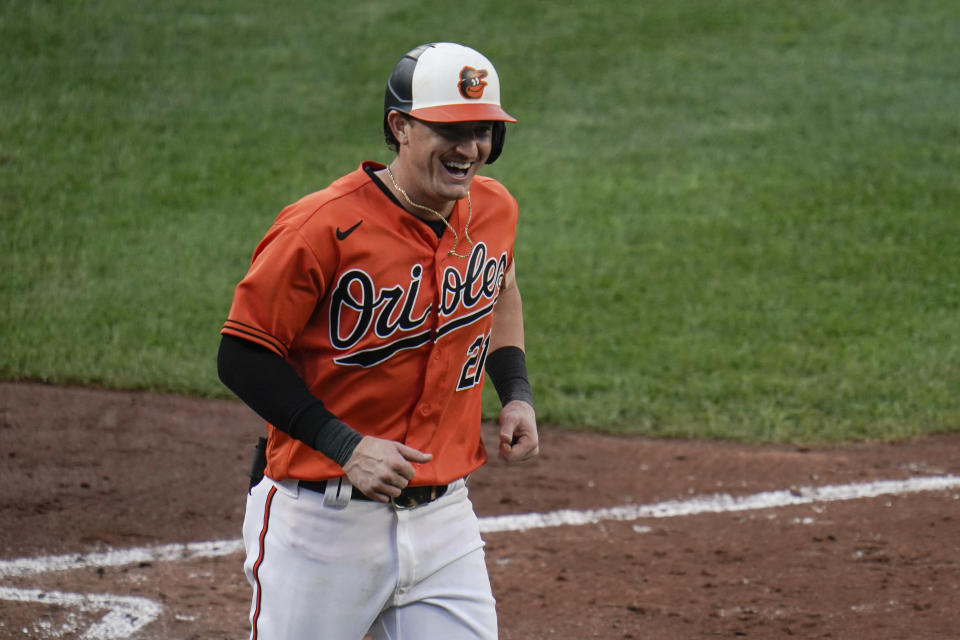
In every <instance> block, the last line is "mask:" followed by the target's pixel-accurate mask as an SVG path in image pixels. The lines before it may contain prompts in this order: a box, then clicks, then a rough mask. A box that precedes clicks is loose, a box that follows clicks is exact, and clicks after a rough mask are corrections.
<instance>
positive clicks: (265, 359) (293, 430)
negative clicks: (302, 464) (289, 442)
mask: <svg viewBox="0 0 960 640" xmlns="http://www.w3.org/2000/svg"><path fill="white" fill-rule="evenodd" d="M217 371H218V373H219V375H220V381H221V382H223V384H224V385H225V386H226V387H227V388H228V389H230V390H231V391H232V392H233V393H235V394H236V395H237V397H238V398H240V399H241V400H243V401H244V402H245V403H246V404H247V406H249V407H250V408H251V409H253V410H254V411H255V412H256V413H257V414H258V415H259V416H260V417H261V418H263V419H264V420H266V421H267V422H269V423H270V424H272V425H273V426H275V427H277V428H278V429H280V430H281V431H284V432H286V433H288V434H290V436H291V437H293V438H296V439H297V440H299V441H301V442H303V443H305V444H307V445H309V446H310V447H313V448H314V449H317V450H318V451H320V452H321V453H323V454H324V455H325V456H327V457H328V458H330V459H332V460H334V461H335V462H336V463H337V464H339V465H340V466H343V465H344V464H346V462H347V460H349V459H350V456H351V454H353V450H354V448H356V446H357V444H358V443H359V442H360V440H361V439H362V438H363V436H362V435H360V434H359V433H357V432H356V431H354V430H353V429H351V428H350V427H349V426H347V425H346V424H344V423H343V422H341V421H340V420H338V419H337V418H336V416H334V415H333V414H332V413H330V412H329V411H328V410H327V408H326V407H324V406H323V402H321V401H320V400H319V399H318V398H317V397H316V396H314V395H313V394H312V393H311V392H310V390H309V389H308V388H307V385H306V383H304V381H303V379H302V378H301V377H300V376H299V375H298V374H297V372H296V370H295V369H294V368H293V367H292V366H291V365H290V363H289V362H287V361H286V360H284V359H283V358H281V357H280V356H279V355H277V354H276V353H274V352H272V351H270V350H269V349H266V348H265V347H261V346H260V345H257V344H254V343H253V342H250V341H249V340H244V339H242V338H236V337H234V336H228V335H225V336H223V337H222V338H221V340H220V351H219V353H218V354H217Z"/></svg>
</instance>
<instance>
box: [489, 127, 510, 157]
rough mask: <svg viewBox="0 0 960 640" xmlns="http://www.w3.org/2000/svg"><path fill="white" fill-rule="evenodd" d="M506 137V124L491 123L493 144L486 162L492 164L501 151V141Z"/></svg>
mask: <svg viewBox="0 0 960 640" xmlns="http://www.w3.org/2000/svg"><path fill="white" fill-rule="evenodd" d="M506 138H507V125H506V123H503V122H499V121H497V122H494V123H493V144H492V145H491V148H490V155H489V156H488V157H487V164H493V163H494V161H496V159H497V158H499V157H500V154H501V153H502V152H503V143H504V141H505V140H506Z"/></svg>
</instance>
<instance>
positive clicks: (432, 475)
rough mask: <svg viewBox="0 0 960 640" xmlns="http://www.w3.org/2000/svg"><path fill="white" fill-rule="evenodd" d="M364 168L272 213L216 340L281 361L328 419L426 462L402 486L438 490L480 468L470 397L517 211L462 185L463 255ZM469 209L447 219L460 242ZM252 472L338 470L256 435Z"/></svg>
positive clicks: (298, 448)
mask: <svg viewBox="0 0 960 640" xmlns="http://www.w3.org/2000/svg"><path fill="white" fill-rule="evenodd" d="M366 168H370V169H372V170H379V169H382V168H383V165H380V164H378V163H373V162H365V163H363V164H361V165H360V167H359V168H358V169H357V170H356V171H353V172H352V173H350V174H347V175H346V176H344V177H343V178H340V179H339V180H337V181H335V182H334V183H333V184H331V185H330V186H329V187H328V188H326V189H324V190H322V191H318V192H316V193H313V194H310V195H308V196H305V197H304V198H302V199H301V200H299V201H298V202H296V203H294V204H292V205H290V206H288V207H286V208H285V209H284V210H283V211H281V212H280V214H279V216H278V217H277V219H276V221H275V222H274V224H273V226H272V227H271V228H270V229H269V231H268V232H267V234H266V236H265V237H264V238H263V240H262V241H261V242H260V244H259V245H258V246H257V248H256V251H255V252H254V255H253V260H252V262H251V265H250V269H249V271H248V272H247V274H246V276H245V277H244V278H243V280H242V281H241V282H240V283H239V284H238V285H237V288H236V291H235V293H234V298H233V304H232V305H231V308H230V313H229V316H228V319H227V321H226V322H225V324H224V326H223V329H222V331H221V333H223V334H229V335H232V336H237V337H240V338H245V339H247V340H250V341H253V342H255V343H258V344H260V345H262V346H264V347H267V348H268V349H271V350H272V351H274V352H275V353H277V354H279V355H280V356H282V357H284V358H286V359H287V361H288V362H290V363H291V364H292V365H293V367H294V368H295V369H296V370H297V372H298V373H299V374H300V376H301V377H302V378H303V379H304V381H305V382H306V383H307V386H308V387H309V388H310V390H311V391H312V392H313V393H314V395H316V396H317V397H318V398H320V399H321V400H322V401H323V403H324V405H325V406H326V407H327V408H328V409H329V410H330V411H331V412H332V413H333V414H334V415H336V416H337V417H338V418H339V419H340V420H342V421H344V422H346V423H347V424H348V425H350V426H351V427H353V428H354V429H356V430H357V431H359V432H360V433H362V434H364V435H373V436H377V437H380V438H386V439H389V440H394V441H397V442H402V443H404V444H407V445H409V446H411V447H413V448H415V449H419V450H421V451H424V452H427V453H432V454H433V456H434V457H433V460H432V461H431V462H429V463H427V464H424V465H421V466H420V467H419V468H418V469H417V472H416V476H415V477H414V478H413V480H412V481H411V482H410V485H411V486H419V485H431V484H445V483H449V482H452V481H453V480H456V479H458V478H462V477H464V476H466V475H467V474H469V473H470V472H472V471H474V470H475V469H477V468H478V467H479V466H481V465H482V464H483V463H484V462H485V461H486V451H485V449H484V446H483V443H482V440H481V433H480V408H481V404H480V392H481V388H482V386H483V385H482V382H483V377H484V374H483V365H484V361H485V359H486V356H487V348H488V345H489V342H490V328H491V323H492V314H493V308H494V304H495V303H496V300H497V296H498V295H499V292H500V287H501V286H502V284H503V281H504V274H505V273H506V272H507V269H508V267H509V266H510V264H511V262H512V260H513V242H514V236H515V232H516V224H517V203H516V201H515V200H514V199H513V197H512V196H511V195H510V194H509V192H508V191H507V190H506V189H505V188H504V187H503V186H502V185H501V184H500V183H499V182H497V181H495V180H493V179H491V178H486V177H482V176H477V177H475V178H474V180H473V183H472V185H471V190H470V197H471V200H472V208H473V215H472V219H471V221H470V226H469V234H470V237H471V239H472V240H473V241H474V245H473V249H472V251H471V252H470V256H469V258H458V257H455V256H448V255H447V253H448V252H449V251H450V249H452V248H453V243H454V241H453V234H451V233H449V232H447V233H445V234H443V236H442V237H441V238H437V235H436V233H435V232H434V231H433V230H432V229H431V228H430V227H429V226H428V225H427V224H425V223H424V222H423V221H422V220H420V219H418V218H416V217H414V216H413V215H411V214H409V213H407V212H406V211H404V210H403V209H401V208H400V207H399V205H398V204H396V203H395V202H394V201H393V200H391V198H390V197H389V196H388V195H387V194H386V193H384V191H383V190H382V189H381V188H380V185H379V184H378V183H377V182H376V181H375V180H373V179H372V178H371V176H370V175H368V173H367V172H366V170H365V169H366ZM468 214H469V211H468V203H467V200H466V199H464V200H460V201H458V202H457V203H456V206H455V207H454V210H453V212H452V214H451V215H450V218H449V222H450V224H451V225H452V226H453V228H454V229H456V230H458V232H460V235H461V246H460V248H459V251H463V242H462V240H463V232H462V230H463V228H464V225H465V223H466V222H467V217H468ZM268 432H269V433H268V436H269V437H268V444H267V468H266V473H267V475H269V476H270V477H271V478H274V479H275V480H283V479H286V478H298V479H301V480H326V479H329V478H333V477H337V476H342V475H343V470H342V469H341V467H340V466H339V465H338V464H336V463H335V462H333V461H332V460H330V459H329V458H327V457H326V456H324V455H323V454H321V453H320V452H319V451H316V450H315V449H313V448H312V447H309V446H308V445H306V444H304V443H302V442H300V441H298V440H295V439H293V438H291V437H290V436H289V435H287V434H286V433H284V432H283V431H281V430H279V429H277V428H275V427H274V426H273V425H269V424H268Z"/></svg>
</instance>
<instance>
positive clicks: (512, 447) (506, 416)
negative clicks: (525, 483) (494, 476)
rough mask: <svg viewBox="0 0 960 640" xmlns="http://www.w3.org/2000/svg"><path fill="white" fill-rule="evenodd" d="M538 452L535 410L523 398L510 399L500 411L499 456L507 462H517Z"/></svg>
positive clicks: (538, 443)
mask: <svg viewBox="0 0 960 640" xmlns="http://www.w3.org/2000/svg"><path fill="white" fill-rule="evenodd" d="M538 453H540V438H539V436H538V435H537V414H536V412H535V411H534V410H533V407H532V406H531V405H530V404H529V403H527V402H524V401H523V400H511V401H510V402H508V403H507V404H506V406H504V407H503V409H502V410H501V411H500V457H501V458H503V459H504V460H506V461H507V462H519V461H521V460H528V459H530V458H532V457H534V456H535V455H537V454H538Z"/></svg>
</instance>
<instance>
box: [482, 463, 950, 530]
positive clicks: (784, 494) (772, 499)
mask: <svg viewBox="0 0 960 640" xmlns="http://www.w3.org/2000/svg"><path fill="white" fill-rule="evenodd" d="M957 487H960V476H953V475H948V476H937V477H928V478H910V479H909V480H880V481H877V482H865V483H860V484H842V485H828V486H824V487H801V488H798V489H792V490H789V491H787V490H780V491H764V492H762V493H755V494H753V495H749V496H742V497H734V496H731V495H729V494H717V495H713V496H701V497H695V498H691V499H689V500H668V501H666V502H658V503H656V504H648V505H627V506H624V507H612V508H610V509H590V510H587V511H575V510H572V509H565V510H562V511H551V512H549V513H528V514H524V515H515V516H496V517H492V518H482V519H481V520H480V529H481V531H483V532H484V533H494V532H500V531H528V530H530V529H544V528H547V527H560V526H565V525H566V526H571V525H585V524H597V523H599V522H603V521H605V520H639V519H640V518H677V517H680V516H695V515H699V514H703V513H730V512H736V511H754V510H757V509H773V508H778V507H792V506H797V505H804V504H812V503H815V502H837V501H841V500H858V499H864V498H878V497H880V496H885V495H896V494H904V493H917V492H920V491H942V490H946V489H954V488H957Z"/></svg>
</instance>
